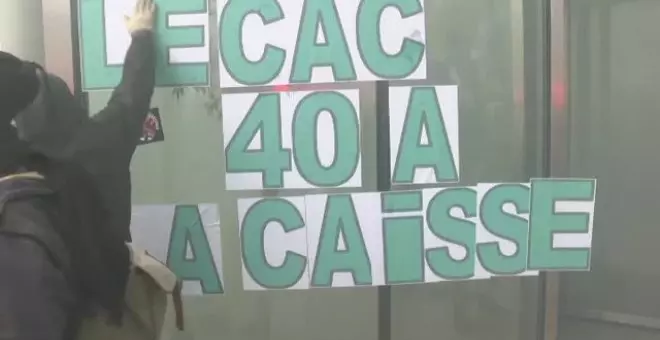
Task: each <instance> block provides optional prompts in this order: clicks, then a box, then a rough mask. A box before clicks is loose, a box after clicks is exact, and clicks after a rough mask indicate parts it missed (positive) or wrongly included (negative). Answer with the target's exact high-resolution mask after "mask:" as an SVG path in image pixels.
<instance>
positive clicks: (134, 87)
mask: <svg viewBox="0 0 660 340" xmlns="http://www.w3.org/2000/svg"><path fill="white" fill-rule="evenodd" d="M154 15H155V5H154V3H153V0H137V3H136V8H135V12H134V14H133V15H132V16H131V17H127V18H126V20H125V21H126V27H127V29H128V31H129V33H130V34H131V37H132V41H131V45H130V47H129V48H128V51H127V52H126V57H125V61H124V67H123V73H122V78H121V82H120V83H119V85H118V86H117V87H116V88H115V90H114V91H113V93H112V96H111V98H110V100H109V101H108V104H107V105H106V107H105V108H104V109H103V110H101V111H100V112H99V113H97V114H96V115H94V116H93V117H92V119H91V120H90V121H89V122H88V123H87V126H86V127H85V128H84V129H83V131H82V136H79V138H78V141H77V143H76V144H77V146H76V149H77V153H78V155H79V156H82V157H83V158H85V159H88V158H89V156H90V154H89V153H102V154H103V157H104V158H107V159H108V161H109V162H102V163H106V164H107V165H109V164H108V163H111V164H112V165H111V166H110V167H112V168H114V167H115V166H119V167H121V168H127V167H128V165H129V164H130V161H131V158H132V156H133V153H134V152H135V148H136V147H137V144H138V141H139V138H140V135H141V133H142V125H143V123H144V120H145V118H146V116H147V113H148V111H149V105H150V102H151V97H152V95H153V92H154V86H155V69H156V51H155V34H154V33H153V20H154ZM92 158H97V157H92ZM107 170H109V169H107Z"/></svg>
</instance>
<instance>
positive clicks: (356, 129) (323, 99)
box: [293, 91, 360, 187]
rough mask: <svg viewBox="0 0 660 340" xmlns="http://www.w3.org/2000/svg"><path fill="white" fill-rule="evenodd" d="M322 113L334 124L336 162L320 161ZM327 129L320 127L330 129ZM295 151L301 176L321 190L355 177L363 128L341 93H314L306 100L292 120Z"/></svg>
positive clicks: (334, 160)
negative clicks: (326, 114) (318, 136)
mask: <svg viewBox="0 0 660 340" xmlns="http://www.w3.org/2000/svg"><path fill="white" fill-rule="evenodd" d="M322 112H327V113H329V114H330V115H332V121H333V122H334V133H335V138H334V140H335V146H334V149H335V151H334V159H333V160H332V163H331V164H330V165H329V166H324V165H323V164H321V159H320V158H319V151H320V152H324V150H319V146H318V142H317V141H318V138H317V133H316V131H317V125H318V118H319V115H320V114H321V113H322ZM327 128H328V127H325V126H323V127H321V129H327ZM293 151H294V154H293V156H294V158H295V161H296V166H297V167H298V171H300V175H301V176H302V177H303V178H304V179H305V180H306V181H308V182H309V183H311V184H313V185H315V186H318V187H337V186H340V185H342V184H344V183H346V182H347V181H348V180H350V179H351V177H353V175H354V174H355V171H356V170H357V166H358V163H359V161H360V126H359V123H358V114H357V111H356V109H355V107H353V103H352V102H351V101H350V100H349V99H348V98H346V97H345V96H344V95H343V94H341V93H339V92H334V91H332V92H315V93H311V94H309V95H307V96H306V97H305V98H303V99H302V100H301V101H300V103H299V104H298V107H296V112H295V114H294V117H293Z"/></svg>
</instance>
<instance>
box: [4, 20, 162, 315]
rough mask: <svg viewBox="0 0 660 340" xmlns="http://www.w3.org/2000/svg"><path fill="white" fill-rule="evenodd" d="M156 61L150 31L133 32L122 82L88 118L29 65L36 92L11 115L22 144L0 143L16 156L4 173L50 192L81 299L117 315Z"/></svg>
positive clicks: (62, 87)
mask: <svg viewBox="0 0 660 340" xmlns="http://www.w3.org/2000/svg"><path fill="white" fill-rule="evenodd" d="M155 63H156V56H155V41H154V35H153V33H152V32H150V31H140V32H136V33H134V34H133V40H132V43H131V45H130V47H129V49H128V51H127V54H126V58H125V63H124V69H123V75H122V79H121V82H120V84H119V85H118V86H117V87H116V88H115V90H114V91H113V94H112V97H111V98H110V100H109V102H108V104H107V106H106V107H105V108H104V109H103V110H101V111H100V112H99V113H98V114H96V115H94V116H92V117H88V115H87V113H86V112H85V111H84V110H83V108H82V107H81V105H79V104H78V103H77V102H76V101H75V99H74V97H73V95H72V94H71V92H70V91H69V90H68V88H67V86H66V84H65V83H64V81H62V80H61V79H60V78H58V77H56V76H53V75H49V74H47V73H46V72H45V71H43V70H42V69H40V67H38V66H35V65H33V66H34V70H35V71H36V72H37V74H38V75H39V77H40V84H41V85H40V88H39V94H38V95H37V97H36V99H35V100H34V101H33V102H32V104H30V105H29V106H28V107H27V108H26V109H25V110H23V111H22V112H20V113H18V115H16V116H15V125H16V129H17V131H18V137H20V139H22V140H23V142H18V141H15V142H12V145H9V144H6V143H5V144H2V143H0V149H1V148H2V147H3V145H4V146H7V148H11V149H12V150H14V151H13V152H11V153H7V154H14V155H16V156H15V158H16V161H11V162H7V163H8V167H7V170H10V171H37V172H39V173H42V174H44V176H45V177H46V181H47V183H46V184H47V186H48V189H49V190H52V191H53V193H54V196H53V200H52V203H51V204H50V205H49V204H47V206H49V208H48V209H47V210H48V211H49V213H48V214H49V215H50V216H51V220H52V221H51V222H52V223H51V224H53V226H52V228H53V229H55V230H56V231H57V232H58V234H59V235H60V237H61V238H62V240H63V241H64V244H65V246H66V248H67V250H68V253H70V255H71V259H72V261H71V264H72V272H73V273H74V274H73V275H74V276H75V280H76V285H75V286H76V287H75V289H76V290H77V291H78V293H79V295H80V298H82V299H83V300H86V301H87V302H91V303H94V304H98V305H100V306H102V307H105V308H106V309H108V310H109V311H111V312H116V313H119V312H120V309H121V307H122V303H123V294H124V289H125V286H126V281H127V278H128V271H129V255H128V249H127V248H126V246H125V244H124V243H125V241H128V240H130V229H129V227H130V220H131V183H130V169H129V166H130V161H131V158H132V156H133V154H134V152H135V149H136V147H137V145H138V142H139V138H140V136H141V132H142V126H143V122H144V120H145V118H146V116H147V113H148V110H149V104H150V101H151V96H152V95H153V91H154V85H155V84H154V82H155ZM0 132H2V131H0ZM16 150H22V151H20V152H16ZM0 151H2V150H0ZM35 151H36V152H35ZM1 163H2V162H0V165H2V164H1ZM9 163H11V164H20V165H21V166H22V169H21V168H15V167H14V166H13V165H11V164H9ZM10 165H11V167H9V166H10ZM0 168H1V167H0ZM0 170H2V169H0ZM97 197H98V198H99V199H96V198H97ZM37 201H38V200H36V201H35V203H34V204H37ZM55 211H57V213H55ZM55 215H57V216H55ZM26 218H28V219H29V218H32V217H30V216H27V215H26ZM0 227H1V226H0ZM115 316H118V314H115Z"/></svg>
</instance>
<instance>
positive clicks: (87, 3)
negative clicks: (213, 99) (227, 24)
mask: <svg viewBox="0 0 660 340" xmlns="http://www.w3.org/2000/svg"><path fill="white" fill-rule="evenodd" d="M106 2H108V3H110V2H112V1H111V0H84V1H79V2H78V3H79V6H80V11H79V16H80V40H81V54H82V67H83V88H84V89H85V90H99V89H109V88H113V87H115V86H116V85H117V84H119V81H120V79H121V76H122V68H123V65H121V64H116V63H114V64H113V63H111V62H109V61H108V57H107V39H111V37H112V34H113V32H106V27H105V22H106V21H105V20H104V15H105V14H106V12H105V9H104V7H105V3H106ZM156 3H157V4H158V11H157V18H156V26H155V31H156V35H157V37H156V53H157V54H156V86H206V85H208V84H209V82H210V80H209V68H210V66H209V63H208V62H203V63H200V62H185V61H184V62H181V63H175V62H173V61H172V60H170V57H169V55H170V50H171V49H172V48H193V47H201V46H204V43H205V40H206V39H205V37H204V27H202V26H187V27H172V26H169V24H168V23H169V21H170V20H169V19H170V17H171V16H173V15H179V14H196V13H207V12H208V7H207V0H189V1H179V0H156Z"/></svg>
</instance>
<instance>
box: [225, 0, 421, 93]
mask: <svg viewBox="0 0 660 340" xmlns="http://www.w3.org/2000/svg"><path fill="white" fill-rule="evenodd" d="M424 21H425V20H424V1H422V0H396V1H390V0H388V1H384V0H363V1H356V0H353V1H337V0H314V1H305V0H218V27H219V32H220V44H219V47H220V59H221V60H220V64H221V65H220V86H221V87H242V86H261V85H277V84H290V83H328V82H352V81H375V80H388V79H389V80H392V79H424V78H426V48H425V39H426V28H425V23H424Z"/></svg>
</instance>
